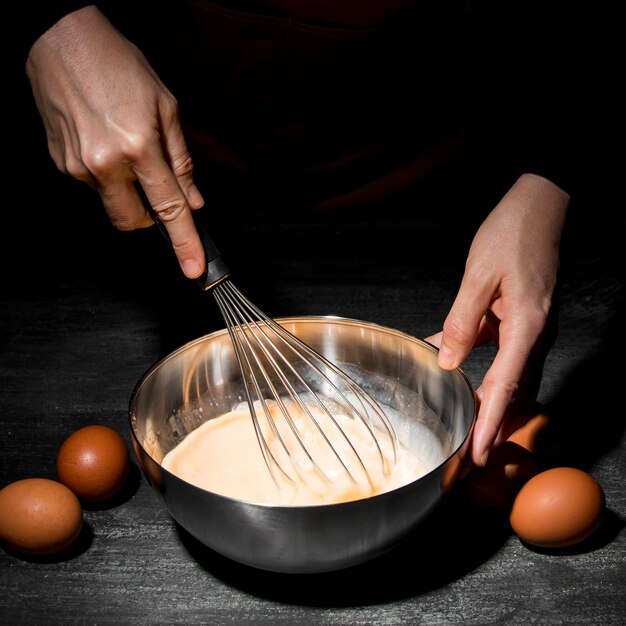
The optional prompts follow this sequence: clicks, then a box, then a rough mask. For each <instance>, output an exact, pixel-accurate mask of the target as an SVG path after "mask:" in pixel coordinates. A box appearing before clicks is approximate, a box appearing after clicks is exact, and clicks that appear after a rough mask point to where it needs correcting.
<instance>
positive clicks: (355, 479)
mask: <svg viewBox="0 0 626 626" xmlns="http://www.w3.org/2000/svg"><path fill="white" fill-rule="evenodd" d="M194 217H195V216H194ZM155 221H156V223H157V224H158V225H159V227H160V229H161V231H162V232H163V234H165V236H166V237H167V238H168V239H169V237H168V235H167V232H166V230H165V228H164V226H163V225H162V224H161V222H160V221H159V220H158V218H156V217H155ZM196 226H197V228H198V231H199V233H200V236H201V239H202V243H203V246H204V250H205V254H206V262H207V269H206V272H205V273H204V274H203V275H202V276H201V277H200V278H198V279H197V280H198V283H199V284H200V286H201V288H202V289H203V290H204V291H210V292H211V293H212V295H213V296H214V298H215V301H216V302H217V305H218V307H219V309H220V312H221V314H222V317H223V319H224V321H225V323H226V328H227V330H228V333H229V335H230V339H231V341H232V345H233V348H234V350H235V354H236V358H237V362H238V366H239V369H240V371H241V376H242V382H243V387H244V392H245V398H246V402H247V405H248V408H249V411H250V415H251V417H252V422H253V424H254V429H255V433H256V437H257V440H258V443H259V446H260V450H261V453H262V456H263V459H264V461H265V465H266V466H267V468H268V470H269V472H270V474H271V475H272V477H273V478H274V481H275V482H279V481H278V480H277V478H278V475H281V476H282V477H283V478H285V479H286V480H288V481H289V482H291V483H295V482H296V476H297V475H298V474H300V472H301V470H304V471H306V472H309V471H310V470H311V469H312V470H313V471H314V473H315V474H316V475H317V476H319V477H321V478H322V479H323V480H324V481H326V482H333V480H334V479H336V477H337V473H338V472H343V473H345V476H347V477H348V478H349V479H350V482H351V483H352V484H354V485H356V484H357V483H359V479H360V480H361V481H363V480H364V481H366V484H367V485H369V488H370V489H371V490H373V489H374V484H373V480H372V471H373V470H374V469H376V473H377V475H384V476H387V475H389V472H390V471H391V469H392V466H393V464H394V463H395V462H396V460H397V454H398V446H399V444H398V439H397V435H396V433H395V431H394V428H393V425H392V423H391V422H390V420H389V418H388V416H387V415H386V414H385V411H384V410H383V409H382V408H381V407H380V405H379V404H378V403H377V402H376V400H374V398H373V397H372V396H371V395H370V394H368V393H367V392H366V391H365V390H364V389H363V387H362V385H360V384H358V383H357V382H356V381H355V380H354V378H352V377H351V376H349V375H348V374H347V373H346V372H345V371H343V369H341V368H339V367H337V366H336V365H335V364H334V363H332V362H331V361H330V360H329V359H327V358H326V357H324V356H323V355H321V354H320V353H319V352H317V351H315V350H314V349H312V348H311V347H310V346H309V345H307V344H306V343H305V342H303V341H302V340H301V339H299V338H298V337H296V336H295V335H294V334H293V333H291V332H289V331H288V330H287V329H286V328H285V327H284V326H283V325H281V324H279V323H277V322H276V321H275V320H273V319H271V318H270V317H268V316H267V315H266V314H265V313H263V312H262V311H261V310H260V309H259V308H258V307H257V306H255V305H254V304H253V303H252V302H251V301H250V300H249V299H248V298H247V297H246V296H245V295H244V294H243V293H242V292H241V291H240V290H239V289H238V288H237V287H236V286H235V284H234V283H233V282H232V281H231V279H230V270H229V268H228V266H227V264H226V263H225V262H224V260H223V258H222V256H221V254H220V252H219V250H218V248H217V246H216V245H215V243H214V242H213V240H212V238H211V237H210V236H209V234H208V233H207V232H206V229H205V228H204V226H203V224H202V222H201V221H200V220H198V219H196ZM347 426H349V430H350V432H351V433H353V434H354V433H356V432H357V431H355V427H358V428H359V429H360V431H358V432H359V433H361V435H363V434H364V435H365V439H366V440H367V442H368V443H367V445H368V446H369V448H368V451H369V452H371V450H374V453H373V455H370V454H369V453H368V459H370V456H373V458H374V459H377V460H376V463H377V464H379V465H378V467H377V468H373V467H372V466H371V459H370V464H369V465H368V464H367V463H366V461H365V459H364V458H363V453H362V449H363V448H362V447H361V448H360V449H357V446H356V445H355V443H354V442H353V441H352V439H351V435H350V434H349V433H348V428H347ZM270 439H271V441H272V442H273V445H270V443H269V440H270ZM383 440H384V444H385V450H386V451H387V452H389V450H391V454H389V453H387V454H385V453H384V452H383V447H382V445H381V442H383ZM313 442H315V452H313V451H312V450H311V446H312V445H313ZM361 445H362V439H361ZM320 450H321V452H320ZM329 459H330V461H329ZM329 468H331V469H329Z"/></svg>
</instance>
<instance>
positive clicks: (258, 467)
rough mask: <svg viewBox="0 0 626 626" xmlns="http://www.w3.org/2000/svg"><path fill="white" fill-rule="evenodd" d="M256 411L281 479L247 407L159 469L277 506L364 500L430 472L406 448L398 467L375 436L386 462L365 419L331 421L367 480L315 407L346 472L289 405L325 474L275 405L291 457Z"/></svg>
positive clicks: (218, 421) (202, 432) (196, 434)
mask: <svg viewBox="0 0 626 626" xmlns="http://www.w3.org/2000/svg"><path fill="white" fill-rule="evenodd" d="M256 406H257V410H256V413H257V415H258V418H259V422H260V423H261V424H262V426H261V428H262V430H263V432H264V437H265V439H266V441H267V442H268V449H269V451H270V452H271V453H272V454H273V455H274V456H275V458H276V460H277V461H278V462H279V464H280V467H282V468H283V469H284V473H283V472H281V470H279V469H278V468H276V469H275V470H274V471H273V472H272V473H270V472H269V471H268V469H267V466H266V464H265V461H264V460H263V456H262V453H261V448H260V446H259V442H258V439H257V436H256V432H255V429H254V424H253V420H252V419H251V416H250V411H249V409H248V407H247V405H245V404H244V405H241V406H239V407H237V408H236V409H235V410H234V411H231V412H230V413H226V414H225V415H222V416H220V417H217V418H214V419H211V420H209V421H207V422H205V423H204V424H203V425H202V426H200V427H199V428H197V429H196V430H194V431H193V432H191V433H190V434H189V435H187V437H186V438H185V439H184V440H183V441H182V442H181V443H180V444H178V446H176V447H175V448H174V449H173V450H171V451H170V452H169V453H168V454H166V455H165V457H164V459H163V462H162V466H163V467H164V468H165V469H167V470H168V471H170V472H172V473H173V474H175V475H176V476H178V477H179V478H182V479H183V480H185V481H187V482H189V483H192V484H194V485H196V486H198V487H201V488H202V489H206V490H208V491H212V492H215V493H219V494H222V495H225V496H229V497H232V498H237V499H240V500H246V501H251V502H257V503H267V504H279V505H311V504H331V503H335V502H345V501H349V500H357V499H361V498H366V497H368V496H372V495H375V494H378V493H382V492H385V491H389V490H391V489H395V488H396V487H399V486H402V485H404V484H407V483H409V482H411V481H413V480H415V479H416V478H419V477H420V476H422V475H423V474H424V473H425V471H426V467H425V464H424V463H422V462H420V460H419V459H418V458H417V457H416V456H415V455H414V454H413V453H412V452H410V451H409V450H408V449H407V448H405V447H403V446H399V447H397V451H396V452H397V456H396V459H395V462H394V452H393V446H392V444H391V441H390V439H389V437H388V436H386V434H385V433H383V432H379V431H377V436H376V441H377V442H378V445H379V446H380V449H381V451H382V459H381V454H380V453H379V451H378V448H377V446H376V442H375V441H374V439H373V437H372V435H371V434H370V433H369V431H368V430H367V428H366V427H365V426H364V425H363V423H362V422H361V421H360V420H358V419H353V418H349V417H347V416H346V415H342V414H338V415H333V417H334V418H335V419H336V420H337V422H338V423H340V425H341V429H342V430H343V431H344V432H345V433H346V435H347V439H348V440H349V442H350V443H351V444H352V446H354V449H355V450H356V451H357V452H358V456H359V457H360V459H361V461H362V463H363V466H365V468H367V475H366V474H365V471H364V469H363V466H362V465H361V462H360V461H359V460H358V458H357V456H356V454H355V453H354V451H353V450H352V448H351V447H350V443H348V441H346V439H345V438H344V437H343V436H342V435H341V433H340V431H339V430H338V429H337V427H336V426H335V425H334V424H333V422H332V418H331V417H330V416H329V415H328V414H327V413H325V412H324V411H322V410H319V408H318V407H315V408H313V407H311V410H312V412H313V414H314V416H315V419H316V420H318V423H319V424H320V427H321V430H322V431H323V433H324V434H325V435H326V437H328V439H329V441H330V442H331V443H332V446H333V448H334V449H335V450H336V451H337V452H338V453H339V456H340V457H341V459H342V460H343V463H344V464H345V466H346V467H345V468H344V467H343V466H342V464H341V461H340V460H339V459H337V457H336V456H335V455H334V453H333V451H332V449H331V447H330V446H329V445H328V443H327V442H326V441H324V439H323V437H322V435H321V434H320V431H319V429H318V428H317V427H316V426H315V425H314V423H313V421H312V420H311V419H310V417H309V416H307V415H306V414H305V413H303V412H302V411H300V410H298V409H297V407H296V406H293V405H292V404H289V406H288V408H289V415H290V416H291V417H292V419H293V420H294V422H295V425H296V427H297V430H298V432H299V433H300V437H301V438H302V440H303V443H304V444H305V447H306V449H307V450H308V451H309V453H310V455H311V456H312V457H313V459H314V460H315V463H316V464H317V465H318V467H319V468H320V469H321V470H322V472H320V471H319V470H318V469H316V468H315V466H314V464H313V463H312V462H311V460H310V459H309V458H308V457H307V456H306V454H305V452H304V451H303V449H302V447H301V446H300V445H299V444H298V442H297V440H296V439H295V437H294V435H293V432H292V430H291V429H290V428H289V426H288V424H287V421H286V419H285V418H284V416H283V413H282V412H281V410H280V409H279V407H278V405H276V403H275V402H271V403H270V404H269V407H270V411H271V414H272V416H273V418H274V422H275V424H276V428H277V431H278V433H279V434H280V437H281V438H282V439H283V441H284V442H285V447H286V448H287V449H288V450H289V451H290V453H291V458H290V457H288V456H287V453H286V452H285V449H284V448H283V446H282V445H281V443H280V441H279V438H278V436H277V434H276V433H275V432H273V431H272V428H271V427H270V426H269V425H268V423H267V421H266V420H265V418H264V417H263V415H264V413H263V409H262V408H261V407H260V406H259V405H258V404H257V405H256ZM270 465H271V466H274V464H270ZM346 468H347V469H346ZM285 474H288V476H286V475H285ZM324 475H325V476H326V477H328V478H324ZM350 475H352V477H353V478H354V480H352V479H351V478H350ZM367 476H369V480H368V478H367Z"/></svg>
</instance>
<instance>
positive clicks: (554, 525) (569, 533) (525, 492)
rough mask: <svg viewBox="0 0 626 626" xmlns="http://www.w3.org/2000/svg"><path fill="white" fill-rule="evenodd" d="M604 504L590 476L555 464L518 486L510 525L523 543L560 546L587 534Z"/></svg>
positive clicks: (578, 541)
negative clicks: (520, 486)
mask: <svg viewBox="0 0 626 626" xmlns="http://www.w3.org/2000/svg"><path fill="white" fill-rule="evenodd" d="M604 508H605V499H604V492H603V490H602V487H601V486H600V485H599V483H598V482H597V481H596V480H595V479H594V478H593V477H592V476H590V475H589V474H588V473H587V472H584V471H582V470H579V469H576V468H573V467H555V468H552V469H548V470H545V471H543V472H540V473H539V474H537V475H536V476H533V477H532V478H531V479H530V480H529V481H528V482H527V483H526V484H525V485H524V486H523V487H522V488H521V489H520V491H519V493H518V494H517V496H516V498H515V501H514V502H513V507H512V509H511V514H510V522H511V528H512V529H513V531H514V532H515V533H516V534H517V535H518V536H519V538H520V539H522V540H523V541H525V542H526V543H529V544H532V545H534V546H538V547H540V548H564V547H568V546H573V545H575V544H578V543H580V542H581V541H584V540H585V539H587V538H588V537H590V536H591V535H592V534H593V533H594V532H595V531H596V529H597V528H598V527H599V525H600V523H601V521H602V518H603V515H604Z"/></svg>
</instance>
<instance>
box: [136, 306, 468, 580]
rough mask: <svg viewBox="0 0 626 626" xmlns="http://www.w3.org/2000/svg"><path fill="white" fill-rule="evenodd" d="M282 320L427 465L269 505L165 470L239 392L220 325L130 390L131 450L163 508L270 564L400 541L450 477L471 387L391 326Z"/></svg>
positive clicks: (230, 553) (238, 556)
mask: <svg viewBox="0 0 626 626" xmlns="http://www.w3.org/2000/svg"><path fill="white" fill-rule="evenodd" d="M278 321H279V322H280V323H281V324H283V325H284V326H285V327H287V328H288V329H289V330H290V331H291V332H292V333H294V334H295V335H297V336H298V337H300V338H301V339H302V340H304V341H305V342H306V343H308V344H309V345H311V346H312V347H313V348H314V349H316V350H317V351H318V352H321V353H322V354H323V355H324V356H326V357H327V358H328V359H330V360H331V361H333V362H334V363H335V364H337V365H339V366H340V367H343V368H344V369H346V370H348V371H349V373H350V374H351V375H352V376H353V377H355V378H356V379H357V380H358V382H360V383H361V384H363V385H364V386H366V388H367V390H368V391H369V392H370V393H371V394H372V395H373V396H374V397H375V398H376V399H377V400H378V401H379V402H381V403H382V404H385V405H386V406H389V407H391V408H392V409H393V412H392V415H391V416H390V417H391V418H392V420H393V421H394V426H395V427H396V429H397V430H398V434H399V436H400V438H401V440H402V441H403V442H404V443H405V444H406V445H407V446H408V447H409V448H412V449H414V450H415V451H416V452H418V453H420V454H426V455H427V456H428V455H430V456H431V459H432V462H431V465H432V469H431V470H430V471H429V472H428V473H427V474H426V475H425V476H423V477H421V478H419V479H418V480H415V481H413V482H412V483H410V484H408V485H406V486H404V487H401V488H399V489H395V490H393V491H390V492H388V493H383V494H380V495H377V496H374V497H371V498H367V499H363V500H357V501H354V502H345V503H340V504H328V505H315V506H275V505H267V504H256V503H251V502H244V501H241V500H236V499H232V498H228V497H225V496H223V495H219V494H216V493H212V492H209V491H205V490H203V489H200V488H198V487H195V486H193V485H191V484H189V483H187V482H185V481H183V480H181V479H179V478H177V477H176V476H174V475H173V474H171V473H170V472H168V471H167V470H164V469H163V468H162V467H161V465H160V462H161V460H162V459H163V457H164V456H165V454H167V452H168V451H169V450H171V449H172V448H173V447H174V446H175V445H176V444H177V443H178V442H179V441H181V440H182V439H183V438H184V437H185V435H187V434H188V433H189V432H191V431H192V430H194V429H195V428H197V427H198V426H200V425H201V424H202V423H204V422H205V421H206V420H208V419H211V418H212V417H217V416H219V415H221V414H223V413H226V412H228V411H230V410H231V409H232V408H233V406H234V405H235V404H237V403H239V402H240V401H241V400H242V398H243V394H242V387H241V379H240V374H239V369H238V366H237V361H236V358H235V356H234V352H233V350H232V346H231V342H230V337H229V335H228V333H227V331H226V330H222V331H219V332H215V333H211V334H209V335H206V336H204V337H200V338H199V339H196V340H194V341H192V342H190V343H188V344H186V345H184V346H182V347H181V348H179V349H178V350H176V351H175V352H173V353H171V354H170V355H168V356H167V357H165V358H164V359H162V360H160V361H159V362H158V363H156V364H155V365H153V366H152V367H151V368H150V369H149V370H148V371H147V372H146V373H145V374H144V376H143V377H142V378H141V380H140V381H139V382H138V384H137V386H136V387H135V389H134V390H133V393H132V396H131V400H130V408H129V415H130V427H131V433H132V441H133V447H134V451H135V454H136V456H137V459H138V462H139V464H140V466H141V468H142V470H143V472H144V475H145V476H146V478H147V480H148V481H149V483H150V484H151V485H152V486H153V487H154V489H155V490H156V491H157V492H158V493H159V494H160V496H161V498H162V499H163V502H164V504H165V506H166V507H167V510H168V511H169V513H170V515H171V516H172V517H173V518H174V519H175V520H176V521H177V522H178V523H179V524H180V525H181V526H182V527H183V528H184V529H185V530H187V531H188V532H189V533H190V534H191V535H193V536H194V537H195V538H197V539H198V540H199V541H201V542H202V543H203V544H205V545H206V546H208V547H210V548H212V549H213V550H215V551H216V552H219V553H221V554H223V555H225V556H227V557H229V558H231V559H234V560H235V561H238V562H240V563H245V564H247V565H249V566H252V567H256V568H260V569H264V570H269V571H275V572H288V573H316V572H327V571H332V570H337V569H342V568H346V567H350V566H353V565H356V564H358V563H361V562H364V561H367V560H369V559H372V558H374V557H376V556H377V555H380V554H382V553H384V552H386V551H388V550H389V549H391V548H392V547H394V546H395V545H396V544H398V542H400V541H401V540H402V539H403V538H404V537H405V536H406V535H407V534H408V533H409V532H411V531H413V530H414V529H415V528H416V527H417V526H418V525H419V524H420V522H421V521H422V520H424V519H425V518H426V517H427V516H428V515H429V514H430V513H431V512H432V511H433V509H434V508H435V507H436V506H437V504H438V503H439V502H440V501H441V499H442V498H443V497H444V496H445V495H446V494H447V493H448V492H449V490H450V489H451V488H452V486H453V485H454V483H455V482H456V480H457V477H458V474H459V470H460V466H461V463H462V460H463V457H464V456H465V453H466V449H467V447H468V441H469V434H470V432H471V429H472V427H473V424H474V421H475V417H476V403H475V394H474V390H473V388H472V385H471V383H470V382H469V380H468V378H467V376H466V375H465V374H464V373H463V371H462V370H460V369H457V370H454V371H445V370H442V369H441V368H439V366H438V364H437V350H436V349H435V348H434V347H433V346H431V345H430V344H428V343H427V342H425V341H422V340H420V339H416V338H415V337H411V336H409V335H407V334H405V333H402V332H399V331H397V330H393V329H391V328H387V327H384V326H380V325H376V324H371V323H367V322H363V321H359V320H352V319H345V318H338V317H293V318H283V319H280V320H278ZM396 412H397V414H398V415H396ZM425 435H426V436H425Z"/></svg>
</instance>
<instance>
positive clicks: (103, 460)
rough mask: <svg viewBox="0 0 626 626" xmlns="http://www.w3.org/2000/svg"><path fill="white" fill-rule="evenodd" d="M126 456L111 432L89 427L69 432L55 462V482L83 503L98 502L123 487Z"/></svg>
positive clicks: (121, 440) (127, 466)
mask: <svg viewBox="0 0 626 626" xmlns="http://www.w3.org/2000/svg"><path fill="white" fill-rule="evenodd" d="M129 469H130V455H129V453H128V448H127V446H126V442H125V441H124V438H123V437H122V436H121V435H120V434H119V433H118V432H117V431H116V430H114V429H112V428H110V427H108V426H103V425H98V424H94V425H90V426H85V427H83V428H80V429H78V430H77V431H75V432H73V433H72V434H71V435H70V436H69V437H68V438H67V439H66V440H65V441H64V442H63V444H62V445H61V447H60V448H59V452H58V454H57V459H56V470H57V475H58V477H59V480H60V481H61V482H62V483H63V484H64V485H66V486H67V487H69V488H70V489H71V490H72V491H73V492H74V493H75V494H76V495H77V496H78V497H79V498H80V500H82V501H83V502H102V501H104V500H108V499H110V498H111V497H113V496H114V495H115V494H116V493H117V492H118V491H119V490H120V489H121V488H122V486H123V485H124V483H125V482H126V478H127V476H128V472H129Z"/></svg>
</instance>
